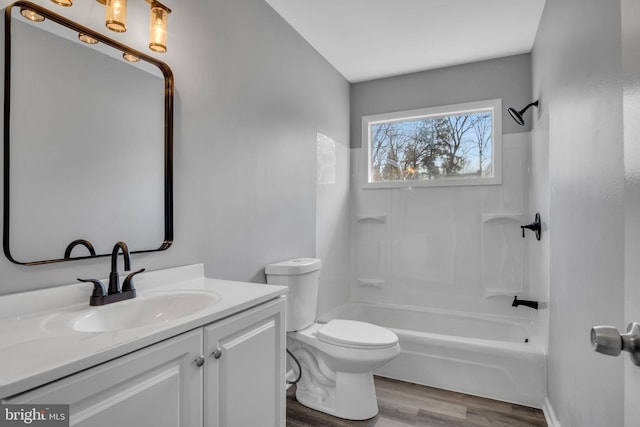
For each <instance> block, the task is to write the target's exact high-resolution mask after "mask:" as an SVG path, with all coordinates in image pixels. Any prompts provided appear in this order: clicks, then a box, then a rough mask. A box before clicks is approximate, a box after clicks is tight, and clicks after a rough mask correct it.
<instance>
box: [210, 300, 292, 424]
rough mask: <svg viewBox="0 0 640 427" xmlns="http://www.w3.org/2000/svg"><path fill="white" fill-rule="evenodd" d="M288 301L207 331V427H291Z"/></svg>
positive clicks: (237, 317) (223, 322)
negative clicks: (288, 413) (287, 384)
mask: <svg viewBox="0 0 640 427" xmlns="http://www.w3.org/2000/svg"><path fill="white" fill-rule="evenodd" d="M284 322H285V317H284V298H281V299H280V301H279V302H278V304H271V305H270V306H267V307H264V308H263V309H262V310H261V311H260V315H259V316H257V315H256V314H254V313H251V312H247V313H245V314H240V315H237V316H234V317H233V318H230V319H227V320H223V321H221V322H217V323H214V324H212V325H210V326H207V327H205V328H204V351H205V353H204V354H205V355H206V356H207V361H206V362H205V364H204V382H205V387H204V402H205V403H204V426H205V427H254V426H255V427H278V426H284V425H285V418H286V414H285V384H284V381H285V379H284V378H285V377H284V375H285V356H284V355H285V344H286V338H285V332H284Z"/></svg>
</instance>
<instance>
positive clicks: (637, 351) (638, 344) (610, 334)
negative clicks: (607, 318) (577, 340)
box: [591, 323, 640, 366]
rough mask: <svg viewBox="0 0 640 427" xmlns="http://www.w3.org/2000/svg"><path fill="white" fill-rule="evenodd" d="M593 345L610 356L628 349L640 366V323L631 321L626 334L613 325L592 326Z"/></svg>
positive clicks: (635, 362) (598, 350) (599, 351)
mask: <svg viewBox="0 0 640 427" xmlns="http://www.w3.org/2000/svg"><path fill="white" fill-rule="evenodd" d="M591 347H592V348H593V349H594V350H595V351H597V352H598V353H602V354H606V355H608V356H618V355H619V354H620V353H621V352H622V350H624V351H628V352H629V356H630V357H631V360H632V361H633V363H634V364H635V365H638V366H640V323H630V324H629V326H628V327H627V333H626V334H620V333H619V332H618V330H617V329H616V328H614V327H613V326H594V327H593V328H591Z"/></svg>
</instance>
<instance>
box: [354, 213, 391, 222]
mask: <svg viewBox="0 0 640 427" xmlns="http://www.w3.org/2000/svg"><path fill="white" fill-rule="evenodd" d="M356 221H357V222H379V223H382V224H384V223H385V222H387V215H386V214H382V215H357V216H356Z"/></svg>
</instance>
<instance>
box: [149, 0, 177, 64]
mask: <svg viewBox="0 0 640 427" xmlns="http://www.w3.org/2000/svg"><path fill="white" fill-rule="evenodd" d="M145 1H146V2H147V3H149V4H150V5H151V14H150V22H149V49H151V50H152V51H154V52H158V53H165V52H166V51H167V20H168V18H169V14H170V13H171V9H169V8H168V7H167V6H165V5H163V4H162V3H160V2H159V1H156V0H145Z"/></svg>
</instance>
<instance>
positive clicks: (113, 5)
mask: <svg viewBox="0 0 640 427" xmlns="http://www.w3.org/2000/svg"><path fill="white" fill-rule="evenodd" d="M105 6H106V9H105V18H104V23H105V25H106V26H107V28H108V29H110V30H111V31H115V32H116V33H124V32H125V31H127V0H106V2H105Z"/></svg>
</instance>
